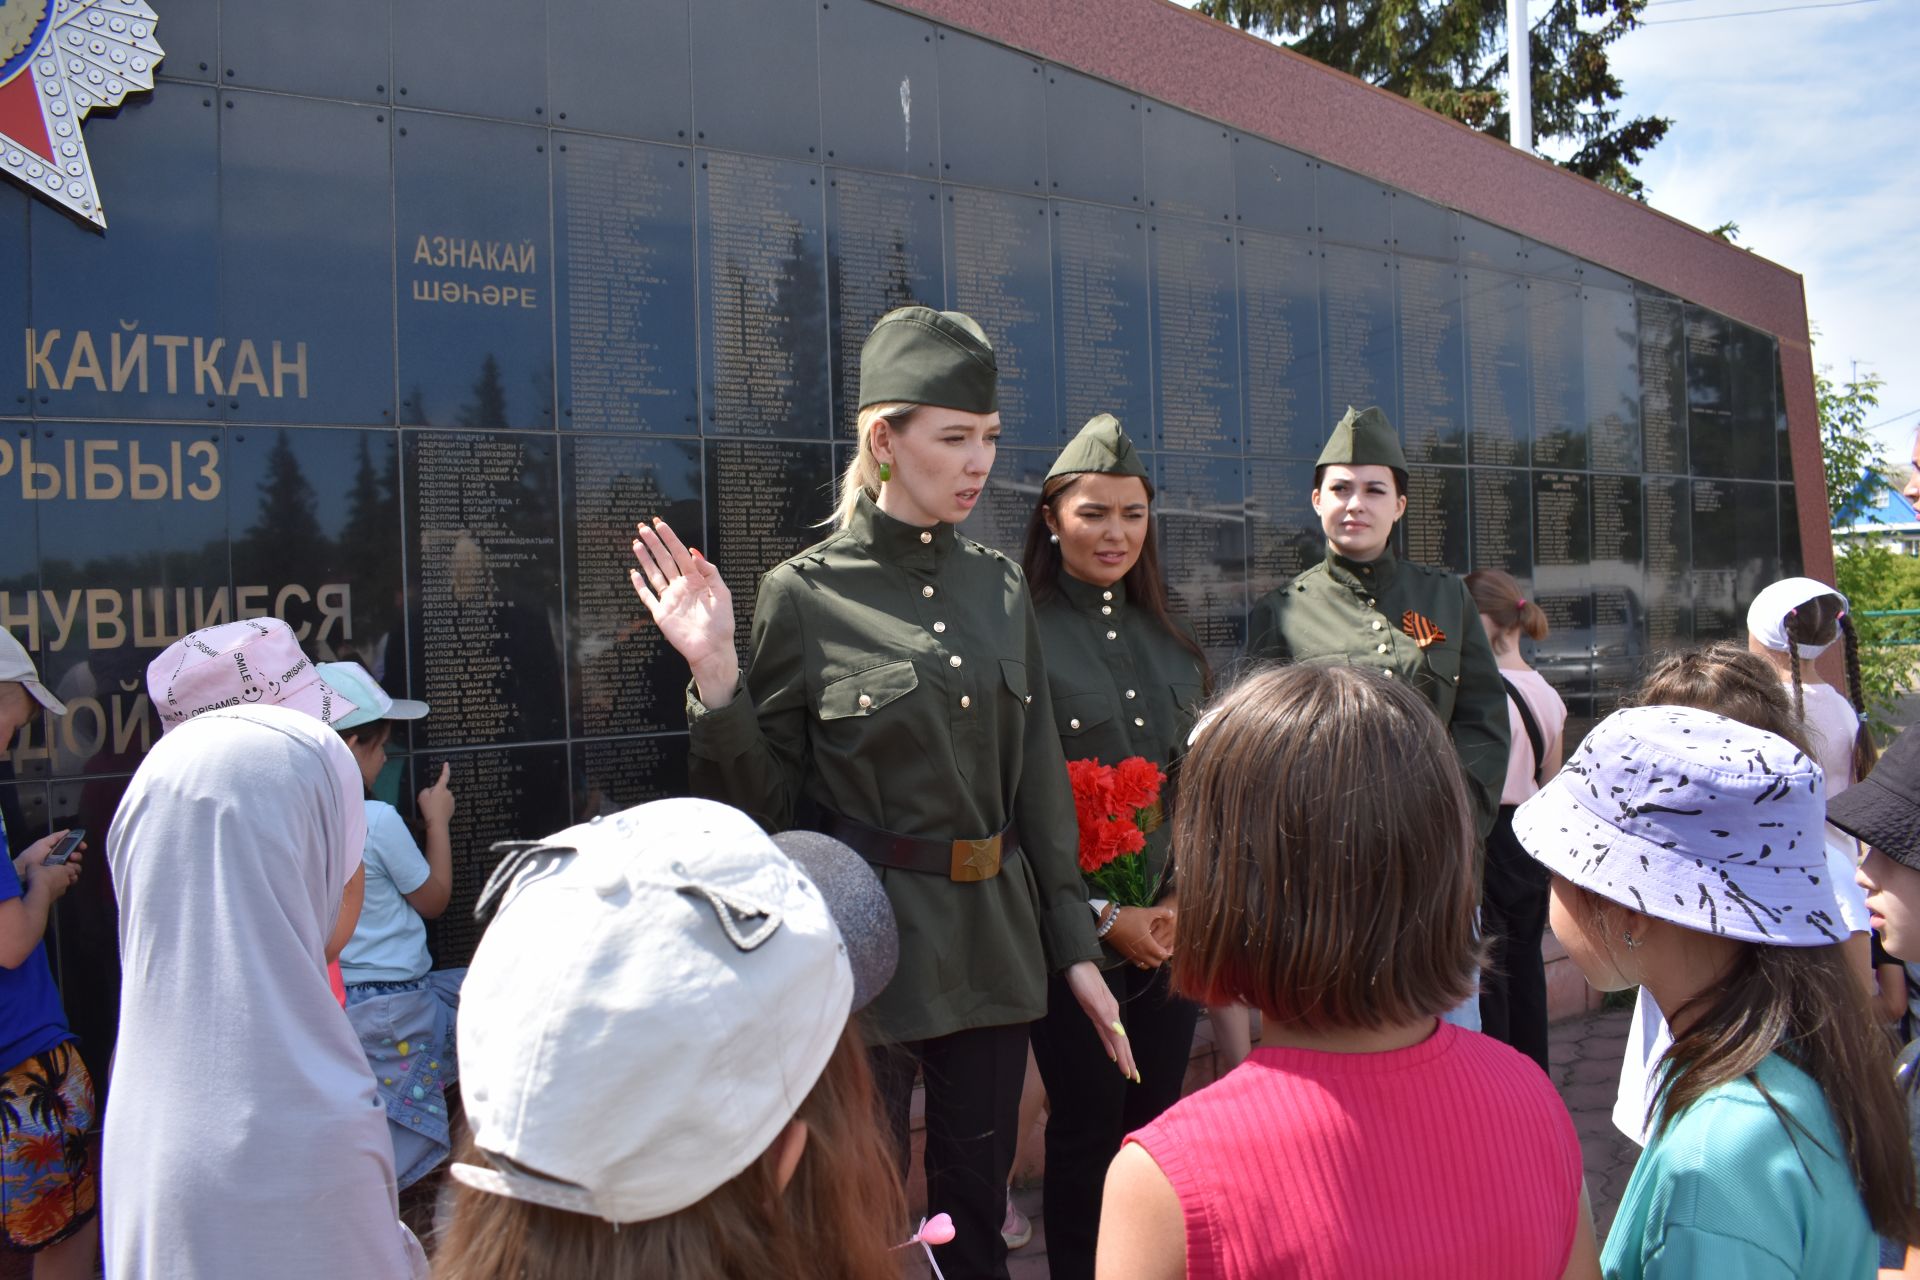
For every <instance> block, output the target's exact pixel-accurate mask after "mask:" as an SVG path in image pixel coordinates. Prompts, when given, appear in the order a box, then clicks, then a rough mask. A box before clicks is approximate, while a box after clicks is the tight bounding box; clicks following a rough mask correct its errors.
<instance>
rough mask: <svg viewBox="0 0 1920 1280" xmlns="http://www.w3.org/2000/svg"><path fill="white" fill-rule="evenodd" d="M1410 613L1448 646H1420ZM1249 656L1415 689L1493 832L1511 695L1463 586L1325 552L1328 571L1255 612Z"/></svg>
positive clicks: (1430, 573) (1385, 557) (1437, 572)
mask: <svg viewBox="0 0 1920 1280" xmlns="http://www.w3.org/2000/svg"><path fill="white" fill-rule="evenodd" d="M1409 611H1411V612H1413V613H1416V614H1419V615H1420V616H1421V617H1423V618H1425V619H1426V620H1427V621H1429V622H1431V623H1432V624H1434V625H1435V626H1437V627H1438V628H1439V629H1440V631H1441V632H1442V633H1443V634H1444V636H1445V638H1444V639H1441V640H1438V641H1435V642H1433V643H1431V644H1429V645H1426V646H1422V645H1421V644H1420V643H1419V640H1418V639H1417V638H1416V637H1415V636H1414V635H1412V634H1410V633H1409V630H1408V625H1407V619H1406V615H1407V614H1408V613H1409ZM1414 625H1415V627H1416V628H1417V625H1418V624H1417V623H1416V624H1414ZM1247 652H1248V655H1249V656H1250V657H1254V658H1267V659H1277V660H1279V661H1282V662H1319V663H1350V664H1352V665H1354V666H1358V667H1371V668H1374V669H1375V670H1378V671H1380V672H1381V673H1382V674H1384V675H1387V676H1390V677H1392V678H1393V679H1396V680H1405V681H1408V682H1409V683H1411V684H1412V685H1413V687H1414V688H1416V689H1418V690H1419V691H1420V692H1421V693H1423V694H1425V695H1426V697H1427V700H1428V701H1429V702H1431V703H1432V704H1433V709H1434V711H1435V712H1437V713H1438V714H1439V716H1440V722H1441V723H1442V724H1444V725H1446V726H1447V730H1448V732H1449V733H1451V734H1452V735H1453V745H1454V746H1455V748H1457V749H1458V750H1459V752H1460V762H1461V763H1462V764H1463V765H1465V766H1466V771H1467V781H1468V790H1469V791H1470V792H1471V793H1472V795H1473V799H1474V807H1475V809H1476V811H1477V813H1478V815H1479V819H1480V834H1481V835H1482V836H1483V837H1484V836H1485V835H1486V833H1487V832H1488V831H1489V830H1491V829H1492V825H1493V818H1494V815H1495V813H1496V811H1497V810H1498V808H1499V803H1500V792H1501V789H1502V788H1503V787H1504V786H1505V785H1506V778H1507V747H1508V730H1507V694H1506V685H1505V684H1504V683H1503V682H1502V680H1501V678H1500V672H1499V670H1498V668H1497V667H1496V666H1495V664H1494V660H1493V647H1492V646H1491V645H1490V644H1488V643H1487V633H1486V631H1485V630H1484V629H1483V628H1482V627H1481V625H1480V612H1479V610H1478V609H1477V608H1475V607H1474V603H1473V597H1472V596H1471V595H1470V594H1469V593H1468V591H1467V584H1466V583H1464V582H1462V581H1461V580H1460V579H1459V578H1458V577H1456V576H1455V575H1453V574H1451V573H1448V572H1446V571H1445V570H1444V569H1431V568H1428V567H1427V566H1425V565H1418V564H1407V563H1405V562H1403V561H1399V560H1396V559H1394V556H1393V553H1392V552H1390V551H1384V552H1382V553H1381V554H1380V558H1379V559H1377V560H1374V561H1372V562H1370V563H1361V562H1359V561H1355V560H1349V559H1347V558H1346V557H1345V556H1342V555H1339V554H1338V553H1336V552H1335V551H1333V549H1332V548H1331V547H1329V548H1328V550H1327V558H1326V559H1325V560H1324V561H1322V562H1321V563H1319V564H1317V565H1314V566H1313V567H1312V568H1310V569H1308V570H1306V571H1305V572H1303V573H1301V574H1300V575H1299V576H1298V577H1296V578H1294V579H1293V581H1291V582H1289V583H1287V584H1286V585H1285V586H1282V587H1279V588H1276V589H1275V590H1273V591H1269V592H1268V593H1267V594H1266V595H1264V596H1262V597H1261V598H1260V599H1259V600H1258V601H1257V602H1256V603H1255V604H1254V606H1253V612H1252V614H1251V615H1250V616H1249V617H1248V619H1247Z"/></svg>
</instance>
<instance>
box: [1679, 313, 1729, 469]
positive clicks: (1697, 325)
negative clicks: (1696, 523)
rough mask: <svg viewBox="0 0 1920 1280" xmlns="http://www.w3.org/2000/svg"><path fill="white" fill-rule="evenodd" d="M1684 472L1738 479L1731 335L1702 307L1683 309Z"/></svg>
mask: <svg viewBox="0 0 1920 1280" xmlns="http://www.w3.org/2000/svg"><path fill="white" fill-rule="evenodd" d="M1686 335H1687V337H1686V342H1687V345H1686V360H1687V440H1688V443H1689V445H1690V446H1691V447H1690V449H1689V450H1688V469H1689V470H1690V471H1691V472H1692V473H1693V474H1694V475H1697V476H1734V475H1738V474H1740V471H1739V463H1738V461H1737V459H1736V458H1735V456H1734V455H1735V453H1736V448H1735V441H1734V432H1733V352H1732V349H1731V348H1732V344H1733V331H1732V324H1731V322H1730V321H1728V319H1727V318H1726V317H1725V316H1723V315H1720V314H1718V313H1717V312H1713V311H1708V310H1707V309H1706V308H1704V307H1696V306H1693V305H1692V304H1688V306H1687V308H1686Z"/></svg>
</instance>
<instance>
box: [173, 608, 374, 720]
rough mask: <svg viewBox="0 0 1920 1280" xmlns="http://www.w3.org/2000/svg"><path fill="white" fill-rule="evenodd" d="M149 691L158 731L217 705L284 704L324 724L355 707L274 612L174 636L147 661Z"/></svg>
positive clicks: (210, 709)
mask: <svg viewBox="0 0 1920 1280" xmlns="http://www.w3.org/2000/svg"><path fill="white" fill-rule="evenodd" d="M147 696H148V697H149V698H151V699H152V700H153V705H154V708H155V709H156V710H157V711H159V713H160V732H162V733H166V732H167V731H169V730H171V729H177V728H178V727H180V726H181V725H183V724H185V723H186V722H187V721H189V720H191V719H193V718H194V717H195V716H197V715H199V714H200V713H201V712H203V711H212V710H213V709H214V708H215V707H239V706H259V705H267V706H281V707H287V708H289V709H291V710H294V711H303V712H305V713H306V714H307V715H310V716H313V717H314V718H315V719H317V720H320V721H322V722H323V723H325V724H328V725H334V724H338V723H339V722H340V721H341V720H343V719H345V718H346V717H347V716H348V715H350V714H352V713H353V712H354V711H356V710H358V709H359V707H358V705H357V704H355V703H353V702H349V701H348V700H347V699H346V698H344V697H342V696H341V695H340V691H339V690H337V689H335V688H334V687H333V686H332V685H330V684H328V683H327V682H326V681H325V680H324V679H322V678H321V676H320V672H319V670H318V669H317V668H315V667H314V665H313V663H312V661H311V660H309V659H308V657H307V655H306V654H304V653H302V652H300V642H299V641H298V640H296V639H294V637H293V628H291V627H289V626H288V625H287V624H286V623H284V622H282V621H280V619H278V618H245V619H242V620H241V621H239V622H224V623H222V624H220V625H219V626H217V627H207V628H204V629H203V630H200V631H195V632H192V633H190V634H188V635H186V636H184V637H182V638H181V639H179V640H176V641H174V642H173V643H172V644H170V645H168V646H167V647H166V649H165V650H163V651H162V652H161V654H160V656H159V657H157V658H155V659H154V660H153V661H152V662H151V663H149V664H147Z"/></svg>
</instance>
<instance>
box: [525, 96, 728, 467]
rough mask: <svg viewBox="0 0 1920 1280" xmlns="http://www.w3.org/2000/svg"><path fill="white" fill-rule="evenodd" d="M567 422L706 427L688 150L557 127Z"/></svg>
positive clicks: (686, 429)
mask: <svg viewBox="0 0 1920 1280" xmlns="http://www.w3.org/2000/svg"><path fill="white" fill-rule="evenodd" d="M553 142H554V157H553V240H554V261H555V264H556V265H555V271H554V291H555V298H556V300H557V301H556V307H555V317H554V347H555V350H556V352H557V354H558V357H559V369H560V376H559V384H558V391H559V397H560V424H561V426H562V427H567V428H572V429H573V430H575V431H606V430H620V431H650V432H662V433H669V434H678V435H692V434H695V433H697V432H698V431H699V429H700V425H699V424H700V406H699V385H698V379H697V378H696V377H695V375H694V370H695V369H696V368H697V367H698V366H697V350H698V344H697V335H698V333H699V329H698V327H697V326H696V325H695V323H694V317H695V315H696V314H697V311H696V307H695V304H694V254H693V153H692V152H690V151H688V150H687V149H686V148H684V147H669V146H660V145H657V144H654V143H646V142H626V141H619V140H615V139H612V138H598V137H588V136H585V135H581V134H567V133H556V134H554V135H553Z"/></svg>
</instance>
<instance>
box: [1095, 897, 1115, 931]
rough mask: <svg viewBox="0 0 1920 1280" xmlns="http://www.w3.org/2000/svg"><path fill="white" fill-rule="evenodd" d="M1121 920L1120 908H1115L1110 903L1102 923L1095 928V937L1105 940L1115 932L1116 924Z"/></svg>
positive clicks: (1102, 917) (1101, 919)
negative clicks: (1114, 926)
mask: <svg viewBox="0 0 1920 1280" xmlns="http://www.w3.org/2000/svg"><path fill="white" fill-rule="evenodd" d="M1119 918H1120V908H1119V907H1117V906H1114V905H1113V904H1112V903H1108V904H1107V911H1106V914H1105V915H1103V916H1101V917H1100V923H1099V924H1097V925H1095V926H1094V927H1093V936H1094V937H1096V938H1102V939H1104V938H1105V937H1106V936H1107V935H1108V934H1110V933H1112V932H1113V925H1114V922H1115V921H1116V920H1118V919H1119Z"/></svg>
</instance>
